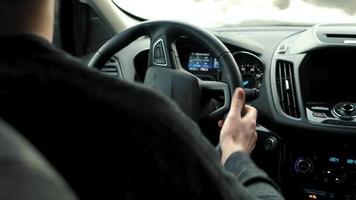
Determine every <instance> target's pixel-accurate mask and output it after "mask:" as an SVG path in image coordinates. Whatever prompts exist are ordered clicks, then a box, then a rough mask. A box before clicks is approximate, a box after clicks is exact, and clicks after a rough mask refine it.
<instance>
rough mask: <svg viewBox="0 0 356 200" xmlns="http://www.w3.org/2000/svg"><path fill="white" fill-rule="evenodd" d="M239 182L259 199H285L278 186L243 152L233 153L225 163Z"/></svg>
mask: <svg viewBox="0 0 356 200" xmlns="http://www.w3.org/2000/svg"><path fill="white" fill-rule="evenodd" d="M225 168H226V169H227V170H228V171H230V172H232V173H233V174H234V175H235V176H236V177H237V179H238V180H239V182H240V183H241V184H242V185H243V186H244V187H245V188H246V189H247V190H248V191H249V192H250V194H253V195H254V196H255V197H257V198H258V199H283V197H282V196H281V195H280V193H279V188H278V186H277V185H276V184H275V183H274V182H273V181H272V180H271V179H270V178H269V177H268V176H267V174H266V173H265V172H263V171H262V170H261V169H259V168H258V167H257V166H256V165H255V163H254V162H253V161H252V160H251V158H250V156H249V155H247V154H246V153H243V152H235V153H233V154H232V155H231V156H230V157H229V158H228V159H227V160H226V163H225Z"/></svg>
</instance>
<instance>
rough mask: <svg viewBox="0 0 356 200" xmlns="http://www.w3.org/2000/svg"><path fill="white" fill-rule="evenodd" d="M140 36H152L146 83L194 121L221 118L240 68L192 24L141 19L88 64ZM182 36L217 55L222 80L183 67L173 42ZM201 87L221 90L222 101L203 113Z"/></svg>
mask: <svg viewBox="0 0 356 200" xmlns="http://www.w3.org/2000/svg"><path fill="white" fill-rule="evenodd" d="M141 36H148V37H149V38H150V40H151V45H150V51H149V62H148V63H149V66H148V69H147V72H146V76H145V81H144V84H145V85H147V86H149V87H152V88H154V89H156V90H159V91H160V92H161V93H164V94H166V95H167V96H169V97H170V98H172V99H173V100H174V101H176V102H177V103H178V105H179V106H180V107H181V109H182V110H183V111H184V112H185V113H186V114H188V115H189V116H190V117H191V118H192V119H193V120H195V121H198V120H199V119H201V118H205V117H208V118H212V119H218V118H222V117H223V116H224V115H225V114H226V113H227V112H228V110H229V108H230V101H231V94H233V92H234V90H235V88H236V87H242V86H243V84H242V78H241V74H240V71H239V68H238V66H237V64H236V62H235V60H234V58H233V56H232V54H231V52H230V51H229V50H228V49H227V48H226V47H225V45H224V44H223V43H222V42H221V41H220V40H219V39H218V38H216V37H215V36H214V35H213V34H211V33H209V32H208V31H206V30H203V29H201V28H199V27H196V26H193V25H189V24H186V23H182V22H175V21H147V22H143V23H140V24H138V25H136V26H133V27H131V28H129V29H127V30H125V31H123V32H121V33H119V34H117V35H116V36H115V37H113V38H112V39H111V40H109V41H108V42H107V43H106V44H104V45H103V46H102V47H101V48H100V49H99V50H98V51H97V52H96V54H95V56H94V57H93V58H92V60H91V61H90V63H89V67H92V68H96V69H100V68H101V67H103V66H104V65H105V63H106V62H107V61H108V60H109V59H110V58H111V57H112V56H113V55H114V54H116V53H117V52H118V51H120V50H121V49H123V48H124V47H126V46H128V45H129V44H130V43H131V42H133V41H134V40H136V39H138V38H139V37H141ZM181 36H186V37H188V38H190V39H193V40H194V41H196V42H197V43H198V44H199V45H201V46H202V47H205V48H206V50H207V51H209V52H210V54H211V55H212V56H213V57H215V58H217V59H218V61H219V63H220V65H221V66H222V67H221V77H222V82H217V81H203V80H201V79H199V78H197V77H196V76H194V75H193V74H191V73H189V72H187V71H186V70H184V69H183V67H182V66H181V65H180V62H179V58H178V53H177V49H176V46H175V41H176V40H177V39H178V38H179V37H181ZM203 91H204V92H207V91H208V92H209V91H210V92H220V93H223V95H224V103H223V105H222V106H220V107H218V108H214V109H213V110H210V111H209V112H207V113H204V114H202V112H201V109H200V106H201V105H200V102H201V98H203V96H204V95H202V92H203Z"/></svg>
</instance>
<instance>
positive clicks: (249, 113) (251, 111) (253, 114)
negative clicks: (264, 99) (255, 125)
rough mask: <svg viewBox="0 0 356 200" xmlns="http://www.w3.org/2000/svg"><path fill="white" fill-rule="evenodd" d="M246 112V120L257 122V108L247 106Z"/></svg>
mask: <svg viewBox="0 0 356 200" xmlns="http://www.w3.org/2000/svg"><path fill="white" fill-rule="evenodd" d="M245 112H246V114H245V115H244V118H245V119H253V120H256V119H257V110H256V108H254V107H252V106H249V105H246V106H245Z"/></svg>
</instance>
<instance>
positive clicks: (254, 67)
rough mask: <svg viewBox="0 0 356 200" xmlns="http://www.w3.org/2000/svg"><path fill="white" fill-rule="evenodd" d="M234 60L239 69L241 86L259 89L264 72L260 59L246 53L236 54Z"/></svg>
mask: <svg viewBox="0 0 356 200" xmlns="http://www.w3.org/2000/svg"><path fill="white" fill-rule="evenodd" d="M234 58H235V61H236V63H237V65H238V66H239V68H240V72H241V76H242V80H243V86H244V87H245V88H257V89H260V87H261V84H262V80H263V77H264V70H265V68H264V64H263V62H262V61H261V59H260V58H258V57H257V56H255V55H254V54H251V53H248V52H236V53H234Z"/></svg>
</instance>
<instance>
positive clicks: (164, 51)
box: [152, 39, 168, 67]
mask: <svg viewBox="0 0 356 200" xmlns="http://www.w3.org/2000/svg"><path fill="white" fill-rule="evenodd" d="M160 42H162V47H163V55H164V60H165V61H166V63H165V64H160V63H156V62H155V58H154V57H155V49H156V46H157V44H158V43H160ZM152 54H153V58H152V59H153V64H154V65H157V66H163V67H167V66H168V63H167V54H166V49H165V48H164V42H163V39H159V40H157V41H156V42H155V43H154V44H153V52H152Z"/></svg>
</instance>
